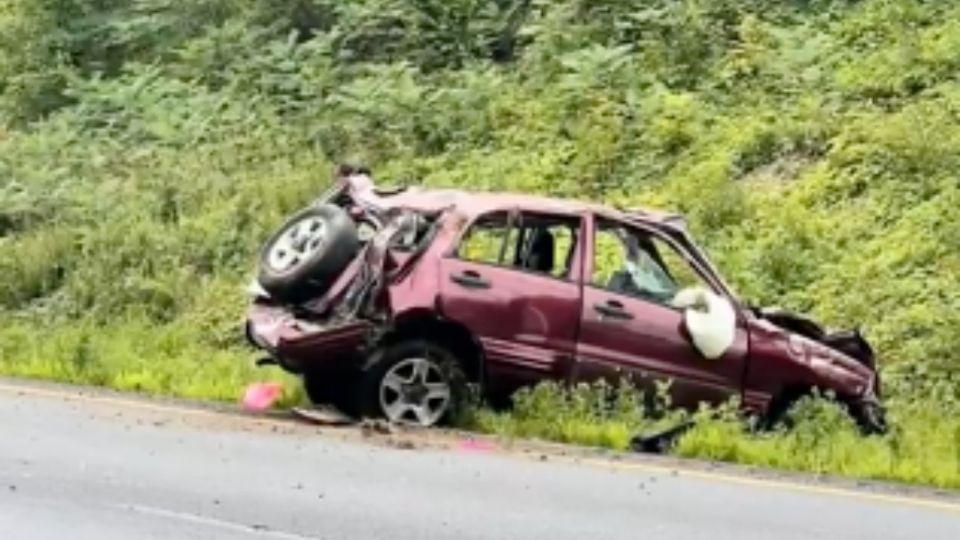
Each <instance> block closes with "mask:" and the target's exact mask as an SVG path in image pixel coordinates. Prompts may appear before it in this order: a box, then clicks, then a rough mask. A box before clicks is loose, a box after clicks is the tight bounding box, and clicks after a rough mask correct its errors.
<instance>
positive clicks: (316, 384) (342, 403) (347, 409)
mask: <svg viewBox="0 0 960 540" xmlns="http://www.w3.org/2000/svg"><path fill="white" fill-rule="evenodd" d="M303 390H304V392H306V394H307V397H308V398H310V402H311V403H313V404H314V405H333V406H334V407H336V408H337V409H339V410H340V411H341V412H343V413H346V414H349V415H351V416H355V415H356V414H357V400H356V377H351V376H350V374H347V373H337V372H326V371H316V370H313V371H307V372H305V373H304V374H303Z"/></svg>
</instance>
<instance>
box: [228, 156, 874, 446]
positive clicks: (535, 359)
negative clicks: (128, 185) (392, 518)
mask: <svg viewBox="0 0 960 540" xmlns="http://www.w3.org/2000/svg"><path fill="white" fill-rule="evenodd" d="M252 292H253V296H254V298H255V299H254V302H253V305H252V307H251V309H250V313H249V320H248V324H247V333H248V339H249V340H250V342H251V343H253V344H254V345H255V346H256V347H258V348H260V349H263V350H264V351H266V352H267V353H268V354H269V356H268V358H265V359H264V360H263V361H262V362H265V363H266V362H269V363H276V364H279V365H280V366H282V367H283V368H284V369H286V370H288V371H290V372H294V373H299V374H302V376H303V379H304V383H305V387H306V390H307V393H308V395H309V396H310V398H311V399H312V400H314V401H316V402H326V403H334V404H336V405H337V406H339V407H340V408H342V409H344V410H347V411H349V412H351V413H353V414H358V415H364V416H383V417H386V418H387V419H389V420H391V421H396V422H412V423H417V424H421V425H433V424H436V423H439V422H442V421H444V420H445V419H448V418H449V417H450V415H451V414H452V413H453V412H455V411H456V408H457V406H458V404H460V403H462V400H463V399H464V396H465V392H466V389H467V388H468V385H469V384H475V385H477V387H479V388H480V389H481V390H482V392H483V394H484V396H486V397H487V398H488V399H489V400H491V401H492V402H503V401H504V400H505V399H506V398H507V397H508V396H509V395H510V394H511V393H512V392H514V391H515V390H517V389H518V388H520V387H523V386H527V385H531V384H535V383H537V382H540V381H544V380H556V381H563V382H567V383H579V382H593V381H597V380H600V379H606V380H609V381H610V382H613V383H616V382H618V381H619V380H621V379H623V378H626V379H627V380H630V381H632V382H633V383H634V384H636V385H638V386H639V387H640V388H641V389H643V390H651V389H653V388H654V387H655V385H656V383H657V381H670V385H669V394H670V397H671V399H672V403H673V404H674V405H676V406H680V407H685V408H695V407H697V406H698V404H699V403H701V402H706V403H709V404H718V403H720V402H723V401H726V400H728V399H729V398H731V397H738V398H740V400H741V403H742V404H743V407H744V408H745V410H746V411H747V412H750V413H756V414H758V415H761V416H762V417H763V418H766V419H775V418H776V417H778V416H779V415H780V414H781V413H783V412H784V411H785V410H786V409H787V408H788V407H789V405H790V404H792V403H793V402H794V401H795V400H796V399H797V398H799V397H800V396H802V395H804V394H806V393H809V392H810V391H812V390H819V391H824V392H831V393H833V394H834V395H835V396H836V397H837V399H838V400H840V401H841V402H842V403H843V404H844V405H846V406H847V407H848V410H849V411H850V412H851V414H852V415H853V417H854V418H855V419H856V420H857V421H858V422H859V423H860V425H861V426H862V427H863V428H864V429H865V430H867V431H880V430H882V429H883V415H882V408H881V407H880V404H879V401H878V396H879V392H880V388H879V379H878V376H877V372H876V369H875V365H874V360H873V353H872V351H871V350H870V347H869V345H868V344H867V343H866V341H864V340H863V338H862V337H861V336H860V334H859V332H827V331H825V330H824V329H823V328H821V327H820V326H819V325H817V324H815V323H813V322H812V321H810V320H808V319H805V318H803V317H800V316H796V315H792V314H789V313H786V312H782V311H776V310H762V309H756V308H753V307H750V306H747V305H745V304H744V303H743V302H741V301H740V300H739V299H738V298H737V297H736V295H735V294H734V292H733V291H732V290H731V288H730V287H729V286H728V285H727V284H726V283H725V282H724V280H723V279H722V278H721V276H720V274H719V273H718V272H717V270H716V269H715V268H714V267H713V265H712V264H711V263H710V261H709V260H708V259H707V257H706V256H705V255H704V253H703V252H702V251H701V250H700V249H698V248H697V246H696V245H695V244H694V243H693V241H692V239H691V238H690V236H689V235H688V233H687V231H686V229H685V226H684V221H683V220H682V218H680V217H679V216H676V215H672V214H665V213H660V212H654V211H648V210H629V211H627V210H620V209H613V208H609V207H605V206H601V205H596V204H589V203H582V202H574V201H564V200H555V199H549V198H542V197H534V196H530V195H516V194H479V193H466V192H461V191H446V190H419V189H415V188H404V189H394V190H382V189H378V188H377V187H375V185H374V182H373V181H372V179H371V178H370V176H369V174H368V172H367V171H366V170H363V169H357V168H350V167H343V168H341V169H340V170H339V172H338V174H337V181H336V183H335V187H334V188H333V189H332V190H331V191H330V192H328V193H327V194H326V195H324V196H323V197H322V198H321V199H320V200H318V201H317V202H316V203H314V204H313V205H311V206H309V207H308V208H305V209H304V210H302V211H301V212H299V213H298V214H297V215H295V216H293V217H292V218H291V219H290V220H288V221H287V223H286V224H285V225H284V226H283V227H282V228H281V229H280V230H279V231H278V232H277V233H276V234H275V235H274V237H273V238H271V239H270V240H269V241H268V242H267V244H266V245H265V247H264V250H263V253H262V255H261V259H260V268H259V276H258V279H257V281H256V282H254V284H253V286H252ZM681 299H686V300H681Z"/></svg>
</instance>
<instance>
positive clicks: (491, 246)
mask: <svg viewBox="0 0 960 540" xmlns="http://www.w3.org/2000/svg"><path fill="white" fill-rule="evenodd" d="M579 232H580V220H579V219H578V218H572V217H567V216H549V215H540V214H527V213H523V214H513V215H511V214H508V213H506V212H497V213H494V214H490V215H487V216H483V217H481V218H480V219H478V220H477V221H476V222H474V224H473V225H472V226H471V227H470V230H469V231H467V233H466V235H464V237H463V240H462V241H461V243H460V246H459V247H458V249H457V256H458V257H459V258H461V259H464V260H468V261H474V262H478V263H485V264H492V265H497V266H506V267H513V268H517V269H518V270H524V271H528V272H533V273H539V274H545V275H549V276H552V277H556V278H561V279H566V278H568V277H569V275H570V270H571V265H572V264H573V256H574V253H575V252H576V248H577V244H578V237H579Z"/></svg>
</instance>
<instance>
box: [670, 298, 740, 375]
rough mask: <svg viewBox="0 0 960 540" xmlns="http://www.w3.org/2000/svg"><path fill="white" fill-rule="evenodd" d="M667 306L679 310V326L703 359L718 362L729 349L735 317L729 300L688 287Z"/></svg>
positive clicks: (732, 340) (733, 336) (735, 323)
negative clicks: (680, 320)
mask: <svg viewBox="0 0 960 540" xmlns="http://www.w3.org/2000/svg"><path fill="white" fill-rule="evenodd" d="M671 303H672V305H673V306H674V307H678V308H680V309H683V324H684V326H685V327H686V330H687V332H688V333H689V334H690V339H691V341H693V346H694V347H696V348H697V350H698V351H700V353H701V354H703V356H704V357H706V358H708V359H711V360H715V359H717V358H720V357H721V356H723V354H724V353H725V352H727V349H729V348H730V346H731V345H733V342H734V339H736V335H737V313H736V311H735V310H734V309H733V304H731V303H730V301H729V300H727V299H726V298H724V297H722V296H720V295H718V294H716V293H714V292H713V291H711V290H708V289H705V288H702V287H691V288H689V289H683V290H682V291H680V292H678V293H677V294H676V296H674V298H673V301H672V302H671Z"/></svg>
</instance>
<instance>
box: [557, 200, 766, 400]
mask: <svg viewBox="0 0 960 540" xmlns="http://www.w3.org/2000/svg"><path fill="white" fill-rule="evenodd" d="M595 223H596V225H595V227H593V230H594V233H593V234H592V238H593V243H592V250H590V251H591V252H592V254H591V257H590V259H591V260H590V261H589V264H588V265H587V267H588V270H587V272H588V275H587V277H586V278H585V279H584V282H585V286H584V293H583V308H582V311H581V326H580V340H579V345H578V349H577V354H578V359H579V361H578V363H577V366H576V370H575V372H576V375H575V378H576V379H577V380H580V381H592V380H596V379H600V378H603V379H607V380H608V381H611V382H613V381H614V380H615V379H619V378H623V377H626V378H628V379H630V380H632V381H633V382H634V383H635V384H638V385H639V386H640V387H641V388H642V389H643V390H644V391H645V392H648V396H649V393H650V392H653V391H654V390H655V387H656V383H657V382H658V381H659V382H661V383H669V396H670V398H671V402H672V404H673V405H676V406H680V407H685V408H690V409H692V408H695V407H696V406H697V405H698V404H699V403H700V402H707V403H711V404H717V403H720V402H722V401H725V400H726V399H728V398H730V397H732V396H734V395H738V394H739V392H740V387H741V384H742V379H743V375H744V367H745V361H746V355H747V334H746V331H744V330H743V329H742V328H738V329H737V335H736V338H735V340H734V343H733V345H732V346H731V347H730V348H729V349H728V350H727V351H726V353H725V354H724V355H723V356H722V357H720V358H718V359H713V360H710V359H707V358H705V357H703V356H702V355H701V354H700V353H699V351H697V350H696V349H695V348H694V346H693V345H692V343H691V342H690V339H689V337H688V336H687V335H686V331H685V328H684V322H683V319H684V314H683V311H682V310H681V309H679V308H675V307H672V306H671V305H670V302H671V300H672V299H673V296H674V295H675V294H676V293H677V292H678V291H679V290H681V289H683V288H686V287H690V286H700V287H707V288H709V285H708V284H707V281H706V280H704V279H703V278H702V274H700V273H699V270H698V268H697V267H696V265H695V263H693V262H692V261H691V260H690V259H689V258H687V257H685V256H684V254H683V252H682V250H681V249H680V248H679V246H677V245H676V244H674V243H673V242H672V241H671V240H669V239H668V238H667V237H665V236H660V235H659V233H657V232H655V231H652V230H649V231H648V230H644V229H641V228H638V227H635V226H633V225H630V224H626V223H623V222H619V221H615V220H607V219H597V220H596V222H595Z"/></svg>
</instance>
